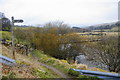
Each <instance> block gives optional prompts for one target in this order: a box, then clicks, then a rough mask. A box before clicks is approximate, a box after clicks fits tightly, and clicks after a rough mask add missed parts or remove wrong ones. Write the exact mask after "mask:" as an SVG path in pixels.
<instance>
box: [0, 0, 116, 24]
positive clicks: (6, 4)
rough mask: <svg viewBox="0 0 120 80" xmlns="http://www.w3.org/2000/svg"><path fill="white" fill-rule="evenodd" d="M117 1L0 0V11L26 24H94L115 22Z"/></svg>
mask: <svg viewBox="0 0 120 80" xmlns="http://www.w3.org/2000/svg"><path fill="white" fill-rule="evenodd" d="M117 2H118V0H4V1H3V0H2V3H0V4H2V5H1V6H2V7H0V10H1V11H2V12H4V13H5V14H6V16H8V17H9V18H10V17H11V16H15V18H23V19H24V21H25V22H24V23H26V24H43V23H46V22H48V21H55V20H61V21H64V22H66V23H68V24H71V25H73V24H76V25H79V24H96V23H103V22H112V21H115V20H117V19H116V18H117V15H116V14H117Z"/></svg>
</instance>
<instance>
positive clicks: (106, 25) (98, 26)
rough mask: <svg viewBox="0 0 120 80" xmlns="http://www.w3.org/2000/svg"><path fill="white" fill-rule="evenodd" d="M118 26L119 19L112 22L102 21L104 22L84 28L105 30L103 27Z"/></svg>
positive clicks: (119, 24) (111, 27) (119, 23)
mask: <svg viewBox="0 0 120 80" xmlns="http://www.w3.org/2000/svg"><path fill="white" fill-rule="evenodd" d="M118 26H120V21H119V22H113V23H104V24H98V25H92V26H88V27H86V29H89V30H103V29H104V30H105V29H113V28H116V27H118Z"/></svg>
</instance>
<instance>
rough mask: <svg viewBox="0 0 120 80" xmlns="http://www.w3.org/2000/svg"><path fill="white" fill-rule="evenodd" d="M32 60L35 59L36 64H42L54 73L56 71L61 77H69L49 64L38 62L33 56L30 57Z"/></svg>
mask: <svg viewBox="0 0 120 80" xmlns="http://www.w3.org/2000/svg"><path fill="white" fill-rule="evenodd" d="M32 59H34V60H36V61H37V63H38V64H40V65H41V66H44V67H46V68H48V69H50V70H51V71H53V72H54V73H56V74H57V75H59V76H60V77H61V78H70V77H69V76H67V75H66V74H64V73H63V72H61V71H59V70H58V69H56V68H55V67H52V66H49V65H47V64H44V63H40V62H38V58H37V57H35V56H34V58H32Z"/></svg>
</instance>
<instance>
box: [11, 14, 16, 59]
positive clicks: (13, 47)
mask: <svg viewBox="0 0 120 80" xmlns="http://www.w3.org/2000/svg"><path fill="white" fill-rule="evenodd" d="M11 19H12V53H13V59H15V46H14V17H13V16H12V18H11Z"/></svg>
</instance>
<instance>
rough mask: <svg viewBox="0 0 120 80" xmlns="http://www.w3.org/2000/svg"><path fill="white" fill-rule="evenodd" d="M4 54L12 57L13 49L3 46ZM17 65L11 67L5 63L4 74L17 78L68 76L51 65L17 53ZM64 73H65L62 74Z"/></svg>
mask: <svg viewBox="0 0 120 80" xmlns="http://www.w3.org/2000/svg"><path fill="white" fill-rule="evenodd" d="M2 53H3V55H5V56H7V57H10V58H12V54H11V50H10V49H8V48H6V47H5V46H2ZM16 62H17V64H18V65H17V66H14V67H11V68H10V71H9V68H8V67H9V66H5V65H3V74H2V75H3V76H4V77H8V76H9V77H10V76H13V75H14V77H16V78H66V77H67V76H65V74H64V73H62V72H60V71H59V70H57V69H55V68H52V67H51V66H48V65H45V64H42V63H40V62H38V61H37V59H35V58H32V57H27V56H25V55H21V54H16ZM11 74H13V75H11ZM61 74H63V75H61Z"/></svg>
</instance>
